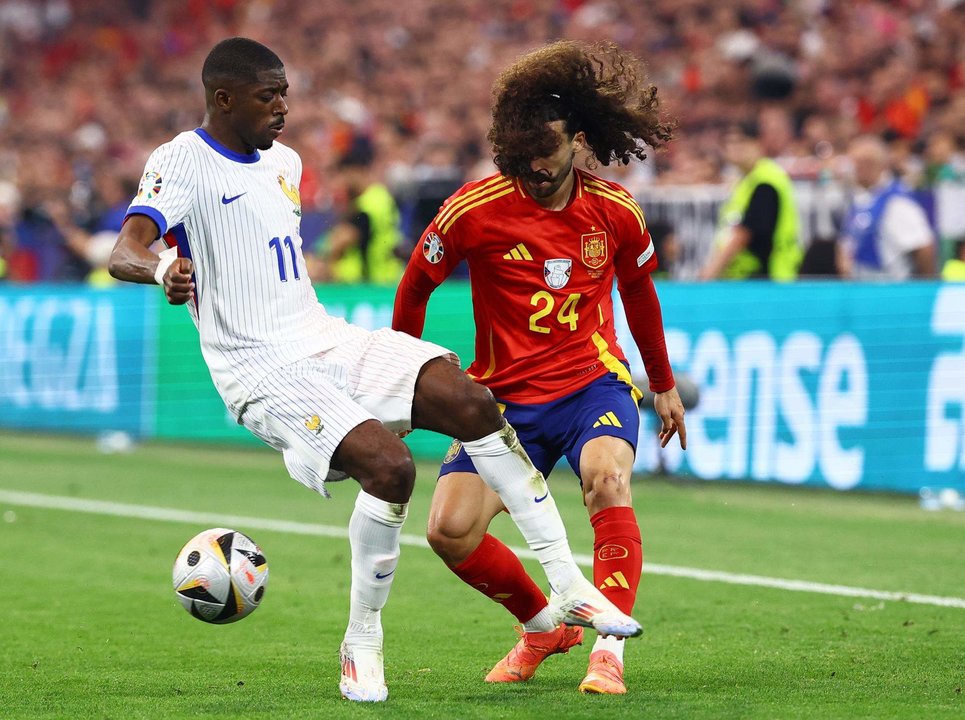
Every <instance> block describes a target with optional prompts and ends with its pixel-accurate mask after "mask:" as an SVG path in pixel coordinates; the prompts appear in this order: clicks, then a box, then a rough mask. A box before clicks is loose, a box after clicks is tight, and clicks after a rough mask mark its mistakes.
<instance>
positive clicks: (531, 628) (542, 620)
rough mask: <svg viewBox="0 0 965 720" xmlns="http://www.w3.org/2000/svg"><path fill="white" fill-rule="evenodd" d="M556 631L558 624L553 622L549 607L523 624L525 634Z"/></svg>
mask: <svg viewBox="0 0 965 720" xmlns="http://www.w3.org/2000/svg"><path fill="white" fill-rule="evenodd" d="M555 629H556V623H555V622H554V621H553V614H552V613H551V612H550V607H549V605H547V606H546V607H544V608H543V609H542V610H540V611H539V612H538V613H536V615H534V616H533V617H531V618H530V619H529V620H527V621H526V622H524V623H523V632H528V633H530V632H549V631H550V630H555Z"/></svg>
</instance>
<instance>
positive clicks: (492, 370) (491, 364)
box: [479, 328, 496, 380]
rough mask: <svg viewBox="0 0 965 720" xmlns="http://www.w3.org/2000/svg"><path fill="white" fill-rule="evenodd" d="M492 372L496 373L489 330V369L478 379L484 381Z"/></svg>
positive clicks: (490, 331)
mask: <svg viewBox="0 0 965 720" xmlns="http://www.w3.org/2000/svg"><path fill="white" fill-rule="evenodd" d="M494 372H496V352H495V351H494V350H493V329H492V328H489V367H488V368H486V372H484V373H483V374H482V375H481V376H480V378H479V379H480V380H485V379H486V378H488V377H489V376H490V375H492V374H493V373H494Z"/></svg>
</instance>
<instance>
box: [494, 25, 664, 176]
mask: <svg viewBox="0 0 965 720" xmlns="http://www.w3.org/2000/svg"><path fill="white" fill-rule="evenodd" d="M659 106H660V103H659V100H658V99H657V88H656V87H654V86H653V85H652V84H650V83H648V82H647V81H646V78H645V77H644V76H643V68H642V66H641V64H640V61H639V60H638V59H637V58H636V57H634V56H633V55H631V54H630V53H628V52H626V51H624V50H622V49H620V48H619V47H617V46H616V45H615V44H613V43H611V42H601V43H595V44H592V45H588V44H584V43H579V42H573V41H566V40H563V41H559V42H555V43H553V44H551V45H547V46H545V47H542V48H540V49H538V50H535V51H533V52H531V53H529V54H527V55H524V56H523V57H521V58H520V59H519V60H518V61H517V62H516V63H515V64H513V65H512V66H510V67H509V68H507V69H506V70H505V71H504V72H503V73H502V74H501V75H500V76H499V78H497V80H496V82H495V83H494V85H493V110H492V125H491V126H490V128H489V135H488V139H489V142H490V143H491V144H492V149H493V154H494V158H493V160H494V162H495V163H496V167H498V168H499V170H500V171H501V172H502V173H503V175H506V176H508V177H519V178H523V177H527V176H528V175H530V174H531V173H532V170H531V169H530V163H531V162H532V160H533V159H534V158H539V157H546V156H548V155H552V154H553V153H554V152H555V151H556V149H557V147H558V137H557V136H556V134H555V133H554V132H553V131H552V130H551V129H550V128H548V127H547V123H549V122H551V121H553V120H563V121H564V122H565V130H566V132H567V133H568V134H570V135H573V134H575V133H577V132H579V131H580V130H582V131H583V132H584V134H585V135H586V142H587V145H589V149H590V151H591V152H592V155H593V158H595V159H596V160H597V161H599V162H601V163H603V164H604V165H609V164H610V163H611V162H614V161H617V162H620V163H623V164H624V165H626V164H628V163H629V162H630V159H631V157H635V158H637V159H638V160H643V159H644V158H645V157H647V153H646V147H647V146H649V147H652V148H656V147H659V146H660V145H663V144H664V143H666V142H667V141H669V140H670V137H671V134H672V130H673V127H674V123H673V122H668V121H664V120H661V119H660V116H659ZM593 158H588V159H587V165H588V166H589V167H593Z"/></svg>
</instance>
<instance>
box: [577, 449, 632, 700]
mask: <svg viewBox="0 0 965 720" xmlns="http://www.w3.org/2000/svg"><path fill="white" fill-rule="evenodd" d="M633 457H634V451H633V448H632V447H631V446H630V445H629V444H628V443H627V442H626V440H624V439H623V438H618V437H612V436H601V437H596V438H593V439H592V440H590V441H588V442H587V443H586V444H585V445H584V446H583V450H582V453H581V455H580V469H581V475H582V478H583V492H584V498H585V500H586V506H587V510H588V512H589V514H590V522H591V524H592V526H593V533H594V542H593V581H594V583H595V584H596V585H597V587H598V588H600V590H601V591H602V592H603V594H604V595H605V596H606V597H607V599H608V600H610V602H612V603H613V604H614V605H616V606H617V607H618V608H620V610H622V611H623V612H625V613H630V611H631V610H632V609H633V604H634V601H635V600H636V595H637V588H638V586H639V584H640V576H641V573H642V570H643V549H642V544H641V541H640V527H639V525H638V524H637V519H636V515H635V514H634V512H633V508H632V507H631V498H630V473H631V470H632V467H633ZM623 648H624V642H623V641H622V640H621V639H619V638H616V637H612V636H611V637H598V638H597V640H596V642H595V643H594V645H593V649H592V651H591V652H590V664H589V668H588V670H587V675H586V677H585V678H584V680H583V682H582V683H580V692H584V693H608V694H623V693H625V692H626V685H625V684H624V682H623Z"/></svg>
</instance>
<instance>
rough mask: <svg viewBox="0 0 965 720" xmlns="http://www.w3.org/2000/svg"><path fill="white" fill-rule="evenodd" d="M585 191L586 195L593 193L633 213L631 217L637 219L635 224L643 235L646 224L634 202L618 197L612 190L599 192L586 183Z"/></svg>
mask: <svg viewBox="0 0 965 720" xmlns="http://www.w3.org/2000/svg"><path fill="white" fill-rule="evenodd" d="M586 191H587V192H588V193H593V194H594V195H599V196H600V197H604V198H606V199H607V200H612V201H613V202H615V203H617V204H618V205H622V206H623V207H625V208H626V209H627V210H629V211H630V212H631V213H633V216H634V217H635V218H636V219H637V223H639V225H640V233H641V234H642V233H643V231H644V230H646V229H647V223H646V221H645V220H644V219H643V210H641V209H640V206H639V205H637V203H636V201H635V200H632V199H627V198H626V197H624V196H623V195H618V194H617V193H615V192H613V191H612V190H601V189H599V188H598V187H596V186H591V185H590V184H589V183H587V185H586Z"/></svg>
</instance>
